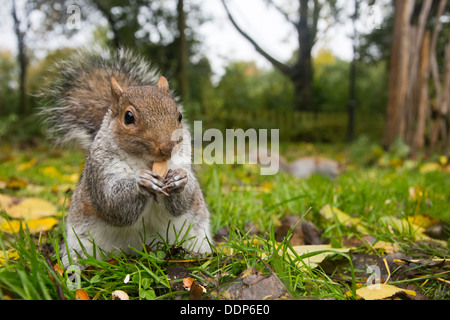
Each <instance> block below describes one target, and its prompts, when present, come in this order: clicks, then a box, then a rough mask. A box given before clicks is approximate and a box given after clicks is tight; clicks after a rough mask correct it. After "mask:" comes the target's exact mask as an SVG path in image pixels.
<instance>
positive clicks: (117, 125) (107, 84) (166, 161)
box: [39, 47, 212, 264]
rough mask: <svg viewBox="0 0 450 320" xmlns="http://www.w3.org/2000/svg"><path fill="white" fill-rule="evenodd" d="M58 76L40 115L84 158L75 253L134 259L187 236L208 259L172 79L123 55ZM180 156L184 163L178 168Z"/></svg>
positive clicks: (67, 63) (73, 228)
mask: <svg viewBox="0 0 450 320" xmlns="http://www.w3.org/2000/svg"><path fill="white" fill-rule="evenodd" d="M54 70H55V71H56V72H57V77H56V79H54V80H53V81H50V82H49V84H48V85H47V86H45V88H43V89H42V90H41V91H40V93H39V95H40V96H41V97H42V98H43V99H44V105H43V107H42V108H41V111H40V115H41V116H42V117H43V119H44V123H46V124H47V126H48V131H49V133H50V135H52V136H54V137H56V139H55V141H56V142H57V143H60V144H66V143H68V142H75V143H77V144H79V145H80V146H81V147H82V148H83V149H84V150H86V151H87V157H86V160H85V165H84V168H83V172H82V174H81V178H80V181H79V183H78V185H77V187H76V188H75V190H74V192H73V195H72V198H71V201H70V206H69V209H68V214H67V219H66V230H65V232H66V241H67V248H68V250H69V251H70V256H71V257H74V256H75V257H76V255H75V254H77V255H80V256H81V257H85V254H84V253H83V249H85V250H86V252H87V253H89V254H91V255H94V254H95V252H96V247H99V248H100V249H102V251H105V252H111V251H114V250H121V251H123V252H125V253H132V252H133V250H132V248H142V245H143V243H144V244H147V243H145V242H146V241H149V239H150V237H156V241H157V242H159V241H167V242H168V243H169V244H174V243H175V242H176V241H177V240H178V241H179V240H180V239H184V240H185V242H183V243H182V244H180V245H183V247H185V248H186V249H189V250H192V251H195V252H198V253H207V252H211V245H212V238H211V235H210V224H209V219H210V218H209V216H210V214H209V211H208V208H207V204H206V203H205V200H204V196H203V193H202V190H201V188H200V185H199V183H198V181H197V179H196V176H195V172H194V170H193V167H192V164H191V154H190V153H191V149H190V148H191V145H190V143H191V141H183V139H182V136H181V137H180V138H179V139H175V141H174V139H173V137H172V136H173V133H174V131H176V130H178V129H183V130H188V129H187V125H186V124H185V123H184V122H185V121H184V120H183V112H182V107H181V105H180V104H179V103H178V102H177V98H174V97H173V94H172V93H171V91H170V90H169V83H168V81H167V80H166V78H164V77H162V76H160V75H159V74H158V72H157V71H156V69H155V68H154V67H152V66H151V65H150V64H149V63H148V62H146V61H145V60H144V59H143V58H142V57H140V56H138V55H137V54H135V53H133V52H132V51H131V50H128V49H124V48H121V49H119V50H110V49H105V48H100V47H98V48H92V49H88V50H86V49H81V50H78V51H76V52H75V53H73V54H72V55H71V56H70V57H69V58H67V59H64V60H62V61H59V62H58V63H56V64H55V68H54ZM185 140H188V139H185ZM175 149H177V150H178V151H177V152H178V153H177V154H178V155H181V156H179V157H181V159H182V160H184V161H174V159H173V157H172V154H173V152H174V151H175ZM179 163H181V164H179ZM156 165H159V167H162V171H160V172H158V170H161V169H158V170H156V169H155V168H156ZM158 236H159V237H160V238H164V236H165V237H166V239H159V238H158ZM62 252H63V254H64V259H65V263H66V264H70V263H71V261H68V260H67V259H68V256H69V254H68V253H67V251H65V250H64V248H62Z"/></svg>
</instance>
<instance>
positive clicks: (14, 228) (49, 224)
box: [0, 218, 58, 234]
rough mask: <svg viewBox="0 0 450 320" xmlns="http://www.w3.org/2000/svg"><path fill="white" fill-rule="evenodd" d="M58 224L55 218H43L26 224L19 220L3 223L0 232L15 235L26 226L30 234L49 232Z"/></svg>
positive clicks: (0, 225)
mask: <svg viewBox="0 0 450 320" xmlns="http://www.w3.org/2000/svg"><path fill="white" fill-rule="evenodd" d="M57 224H58V220H56V219H55V218H43V219H36V220H29V221H27V222H22V221H19V220H11V221H5V222H2V223H1V224H0V230H1V231H2V232H7V233H17V232H19V230H20V228H22V229H24V228H25V227H26V226H28V229H29V230H30V233H31V234H34V233H39V232H41V231H48V230H51V229H52V228H53V227H54V226H55V225H57Z"/></svg>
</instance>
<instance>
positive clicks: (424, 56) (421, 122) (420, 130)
mask: <svg viewBox="0 0 450 320" xmlns="http://www.w3.org/2000/svg"><path fill="white" fill-rule="evenodd" d="M429 75H430V32H429V31H427V32H426V33H425V35H424V38H423V42H422V48H421V50H420V68H419V82H418V94H419V97H418V110H417V126H416V130H415V137H414V145H413V153H414V154H416V153H417V151H419V150H421V149H423V148H424V147H425V125H426V112H427V109H428V106H429V96H428V95H429V92H428V80H429Z"/></svg>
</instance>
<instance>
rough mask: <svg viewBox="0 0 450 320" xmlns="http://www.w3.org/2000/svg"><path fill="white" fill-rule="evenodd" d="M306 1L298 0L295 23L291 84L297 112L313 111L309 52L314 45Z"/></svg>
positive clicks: (311, 72)
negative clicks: (296, 37) (297, 15)
mask: <svg viewBox="0 0 450 320" xmlns="http://www.w3.org/2000/svg"><path fill="white" fill-rule="evenodd" d="M308 12H309V8H308V0H300V7H299V13H300V19H299V22H298V23H297V32H298V44H299V49H298V56H297V63H296V64H295V66H294V67H293V70H292V71H293V72H292V77H291V79H292V82H293V83H294V88H295V98H294V104H295V108H296V109H297V110H299V111H311V110H313V101H312V98H313V94H312V88H313V87H312V83H313V77H314V76H313V66H312V58H311V50H312V47H313V45H314V37H315V35H314V34H313V30H312V28H311V26H309V25H308Z"/></svg>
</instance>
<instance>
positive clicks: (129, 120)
mask: <svg viewBox="0 0 450 320" xmlns="http://www.w3.org/2000/svg"><path fill="white" fill-rule="evenodd" d="M124 121H125V124H128V125H129V124H133V123H134V114H133V112H131V111H129V110H128V111H127V112H125V117H124Z"/></svg>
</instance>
